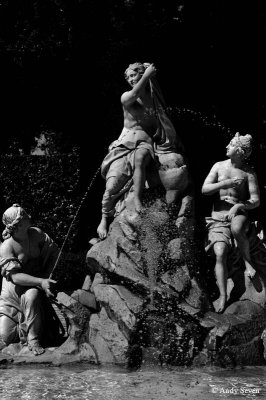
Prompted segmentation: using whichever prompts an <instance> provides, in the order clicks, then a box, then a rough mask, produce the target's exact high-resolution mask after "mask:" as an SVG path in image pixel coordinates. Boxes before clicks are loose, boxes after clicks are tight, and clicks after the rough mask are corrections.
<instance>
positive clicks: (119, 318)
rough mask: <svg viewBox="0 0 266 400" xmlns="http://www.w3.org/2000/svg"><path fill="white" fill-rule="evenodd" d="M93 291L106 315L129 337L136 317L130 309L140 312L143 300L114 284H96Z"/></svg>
mask: <svg viewBox="0 0 266 400" xmlns="http://www.w3.org/2000/svg"><path fill="white" fill-rule="evenodd" d="M119 290H120V291H119ZM94 293H95V296H96V299H97V301H98V302H99V303H100V304H101V305H102V306H104V308H105V309H106V310H107V313H108V315H109V316H110V317H111V318H112V319H113V320H115V321H116V322H117V324H118V326H119V328H120V329H121V331H122V332H123V333H124V335H125V336H126V337H127V338H128V339H129V338H130V333H131V331H132V330H133V329H134V327H135V324H136V317H135V314H134V313H133V312H132V311H131V309H133V310H134V311H135V313H137V312H138V311H139V312H140V310H141V307H142V304H143V300H141V299H140V298H138V297H137V296H134V295H133V294H132V293H130V292H129V291H128V290H127V289H125V288H123V287H121V286H116V285H97V286H96V287H95V289H94ZM121 293H122V296H121ZM128 305H129V306H130V307H131V309H130V308H129V306H128Z"/></svg>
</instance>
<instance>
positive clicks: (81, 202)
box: [49, 166, 101, 279]
mask: <svg viewBox="0 0 266 400" xmlns="http://www.w3.org/2000/svg"><path fill="white" fill-rule="evenodd" d="M100 170H101V166H100V167H99V168H98V169H97V171H96V172H95V174H94V175H93V177H92V180H91V181H90V184H89V186H88V188H87V190H86V192H85V194H84V195H83V197H82V199H81V201H80V203H79V206H78V208H77V211H76V214H75V215H74V217H73V219H72V222H71V224H70V226H69V228H68V231H67V234H66V236H65V239H64V242H63V244H62V246H61V248H60V251H59V253H58V256H57V259H56V262H55V265H54V267H53V269H52V272H51V273H50V276H49V279H52V275H53V273H54V271H55V269H56V267H57V265H58V262H59V260H60V257H61V255H62V251H63V249H64V247H65V244H66V241H67V239H68V237H69V234H70V231H71V229H72V226H73V225H74V222H75V221H76V219H77V216H78V214H79V212H80V209H81V207H82V205H83V203H84V201H85V200H86V198H87V195H88V193H89V191H90V189H91V187H92V185H93V183H94V181H95V179H96V177H97V175H98V173H99V171H100Z"/></svg>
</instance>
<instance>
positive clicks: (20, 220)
mask: <svg viewBox="0 0 266 400" xmlns="http://www.w3.org/2000/svg"><path fill="white" fill-rule="evenodd" d="M2 220H3V223H4V224H5V230H4V231H3V234H2V236H3V239H4V241H3V242H2V243H1V245H0V267H1V275H2V276H3V279H2V290H1V296H0V338H1V340H2V342H4V343H5V345H8V344H10V343H16V342H21V343H23V344H25V343H27V345H28V348H29V349H30V350H31V351H32V352H33V354H34V355H39V354H42V353H43V352H44V351H45V350H44V348H43V347H42V346H41V343H40V340H41V336H42V333H43V328H44V323H46V322H44V321H45V317H46V315H44V314H45V311H46V310H47V305H45V300H46V299H47V297H46V296H48V297H50V296H53V292H52V286H53V285H54V284H55V283H56V282H55V281H54V280H52V279H49V278H48V277H49V274H50V272H51V269H52V267H53V266H54V263H55V260H56V258H57V255H58V247H57V245H56V244H55V243H54V242H53V241H52V239H51V238H50V237H49V236H48V235H47V234H46V233H44V232H43V231H42V230H41V229H39V228H37V227H34V226H32V224H31V220H30V216H29V215H28V214H27V213H26V211H25V210H24V209H23V208H22V207H20V206H19V205H18V204H14V205H13V206H12V207H10V208H8V209H7V210H6V211H5V212H4V214H3V219H2ZM44 294H45V295H46V296H44ZM46 327H47V326H46ZM47 330H49V328H47Z"/></svg>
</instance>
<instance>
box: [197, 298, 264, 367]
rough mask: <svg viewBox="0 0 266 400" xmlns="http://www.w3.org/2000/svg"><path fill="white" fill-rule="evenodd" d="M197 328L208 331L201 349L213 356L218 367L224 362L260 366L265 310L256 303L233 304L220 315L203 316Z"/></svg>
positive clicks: (244, 301)
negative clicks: (200, 326)
mask: <svg viewBox="0 0 266 400" xmlns="http://www.w3.org/2000/svg"><path fill="white" fill-rule="evenodd" d="M201 325H202V326H203V327H205V328H208V329H210V330H209V333H208V335H207V337H206V339H205V349H207V352H208V351H209V352H211V353H212V356H213V355H215V361H216V362H217V363H218V364H223V363H226V359H230V360H231V361H230V362H231V363H233V364H234V365H237V364H248V365H253V364H261V363H263V362H262V360H263V350H262V349H263V342H262V339H261V335H262V333H263V330H264V328H265V326H266V310H265V309H264V308H262V307H261V306H260V305H259V304H257V303H254V302H252V301H250V300H242V301H238V302H235V303H233V304H231V305H230V306H229V307H228V308H227V309H226V310H225V312H224V313H223V314H217V313H215V312H208V313H206V314H205V316H204V318H203V319H202V320H201ZM205 349H204V350H203V352H204V351H205ZM209 361H210V358H209Z"/></svg>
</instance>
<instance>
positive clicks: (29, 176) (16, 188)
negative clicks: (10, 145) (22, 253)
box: [0, 153, 80, 251]
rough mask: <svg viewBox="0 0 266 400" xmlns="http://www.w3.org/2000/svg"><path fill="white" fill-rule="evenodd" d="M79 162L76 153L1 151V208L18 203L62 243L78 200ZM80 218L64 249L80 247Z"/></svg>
mask: <svg viewBox="0 0 266 400" xmlns="http://www.w3.org/2000/svg"><path fill="white" fill-rule="evenodd" d="M79 177H80V164H79V155H78V154H77V153H72V154H62V155H58V154H57V155H56V156H33V155H32V156H25V155H2V156H1V158H0V180H1V191H2V204H1V208H2V212H3V211H4V210H5V209H6V208H8V207H10V206H11V205H12V204H13V203H19V204H20V205H21V206H22V207H23V208H25V209H26V210H27V212H28V213H29V214H30V215H31V217H32V220H33V222H34V225H36V226H38V227H40V228H41V229H43V230H44V231H45V232H46V233H48V235H50V236H51V237H52V238H53V239H54V240H55V242H56V243H57V244H58V245H59V246H60V247H61V246H62V244H63V242H64V239H65V237H66V234H67V232H68V229H69V227H70V224H71V223H72V221H73V219H74V217H75V214H76V211H77V209H78V206H79V202H80V195H79V192H80V179H79ZM78 222H79V218H76V221H75V222H74V224H73V227H72V229H71V231H70V234H69V237H68V241H67V245H66V249H68V250H72V251H73V250H74V249H79V247H80V246H79V228H78Z"/></svg>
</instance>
